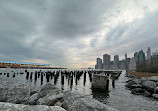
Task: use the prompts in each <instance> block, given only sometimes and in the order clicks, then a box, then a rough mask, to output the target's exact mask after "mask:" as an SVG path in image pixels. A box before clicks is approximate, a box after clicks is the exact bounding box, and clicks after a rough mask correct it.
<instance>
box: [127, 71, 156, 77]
mask: <svg viewBox="0 0 158 111" xmlns="http://www.w3.org/2000/svg"><path fill="white" fill-rule="evenodd" d="M130 74H132V75H135V76H137V77H151V76H158V73H148V72H130Z"/></svg>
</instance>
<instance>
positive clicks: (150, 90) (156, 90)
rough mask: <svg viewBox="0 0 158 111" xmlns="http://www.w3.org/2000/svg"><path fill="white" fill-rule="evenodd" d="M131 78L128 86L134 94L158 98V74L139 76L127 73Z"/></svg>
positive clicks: (127, 83)
mask: <svg viewBox="0 0 158 111" xmlns="http://www.w3.org/2000/svg"><path fill="white" fill-rule="evenodd" d="M125 76H126V77H129V78H130V79H129V80H128V81H126V85H125V86H126V87H127V88H128V89H130V90H131V93H132V94H135V95H143V96H146V97H152V98H155V99H157V100H158V76H152V77H141V78H138V77H136V76H134V75H131V74H130V73H126V75H125Z"/></svg>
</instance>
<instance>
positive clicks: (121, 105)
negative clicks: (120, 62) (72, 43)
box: [0, 69, 158, 111]
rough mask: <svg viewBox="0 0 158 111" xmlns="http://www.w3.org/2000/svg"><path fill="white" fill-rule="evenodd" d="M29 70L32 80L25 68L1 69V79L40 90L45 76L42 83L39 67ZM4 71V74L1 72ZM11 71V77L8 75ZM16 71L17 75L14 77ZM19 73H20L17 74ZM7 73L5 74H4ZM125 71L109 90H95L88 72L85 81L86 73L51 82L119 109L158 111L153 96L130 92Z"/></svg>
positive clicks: (45, 81) (157, 104)
mask: <svg viewBox="0 0 158 111" xmlns="http://www.w3.org/2000/svg"><path fill="white" fill-rule="evenodd" d="M41 70H42V71H57V70H54V69H53V70H46V69H45V70H43V69H41ZM28 71H29V72H33V75H32V80H31V79H30V78H29V79H28V80H27V79H26V73H24V74H20V72H25V70H24V69H0V79H1V80H5V81H10V82H13V83H15V84H19V83H23V84H27V85H28V86H29V87H30V89H31V90H40V88H41V87H42V86H43V85H44V84H46V83H47V80H46V78H45V76H44V78H43V83H42V84H41V79H40V77H39V78H38V79H37V80H36V81H35V79H34V76H35V74H34V72H35V71H39V70H37V69H30V70H28ZM1 73H2V74H1ZM7 73H9V77H7ZM14 73H15V77H13V75H14ZM17 73H18V74H17ZM4 74H5V75H4ZM124 74H125V71H123V72H122V74H121V75H120V77H119V78H118V80H115V87H112V80H111V79H110V83H109V92H108V93H100V92H95V91H93V90H92V89H91V82H90V78H89V75H88V74H86V81H84V75H82V76H81V77H80V79H79V80H78V81H77V83H76V82H75V78H74V79H73V81H72V83H71V82H70V81H69V82H68V79H67V78H66V77H64V84H63V85H61V84H62V83H61V76H60V75H59V77H58V79H57V81H56V82H54V78H52V79H50V81H49V82H50V83H52V84H55V85H56V86H57V87H58V88H59V89H61V90H64V91H66V90H75V91H77V92H79V93H81V94H86V95H89V96H90V97H93V98H95V99H97V100H99V101H101V102H103V103H105V104H107V105H109V106H111V107H113V108H116V109H118V110H119V111H158V101H156V100H155V99H152V98H147V97H144V96H137V95H133V94H131V93H130V90H128V89H126V88H125V81H127V80H128V78H126V77H125V75H124Z"/></svg>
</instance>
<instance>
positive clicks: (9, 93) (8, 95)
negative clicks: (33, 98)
mask: <svg viewBox="0 0 158 111" xmlns="http://www.w3.org/2000/svg"><path fill="white" fill-rule="evenodd" d="M29 95H30V94H29V88H28V87H27V86H26V85H25V84H22V85H15V84H12V83H9V82H6V81H0V101H2V102H11V103H17V104H27V103H28V101H29Z"/></svg>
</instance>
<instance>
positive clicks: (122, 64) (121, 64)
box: [119, 59, 126, 70]
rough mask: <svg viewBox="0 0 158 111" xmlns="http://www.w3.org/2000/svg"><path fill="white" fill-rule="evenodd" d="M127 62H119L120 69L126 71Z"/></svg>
mask: <svg viewBox="0 0 158 111" xmlns="http://www.w3.org/2000/svg"><path fill="white" fill-rule="evenodd" d="M125 63H126V61H125V60H124V59H123V60H121V61H119V69H123V70H125V68H126V67H125V66H126V64H125Z"/></svg>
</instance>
